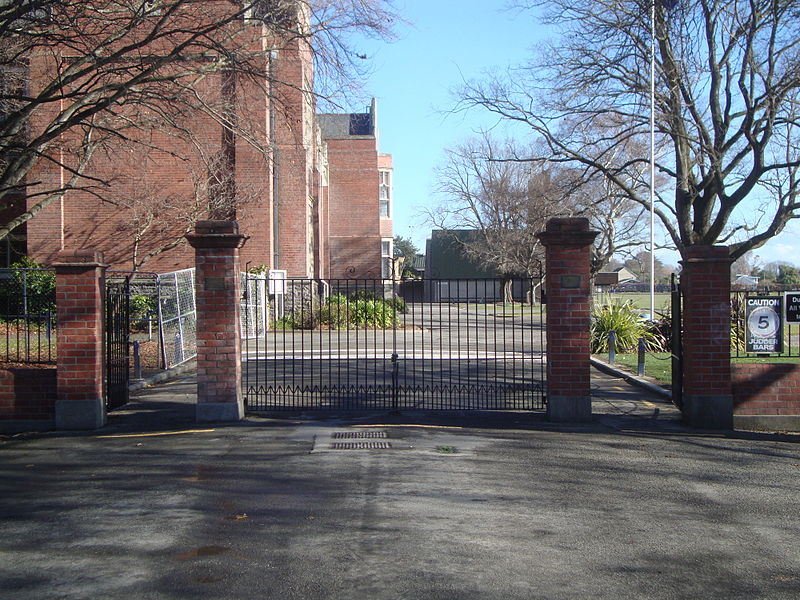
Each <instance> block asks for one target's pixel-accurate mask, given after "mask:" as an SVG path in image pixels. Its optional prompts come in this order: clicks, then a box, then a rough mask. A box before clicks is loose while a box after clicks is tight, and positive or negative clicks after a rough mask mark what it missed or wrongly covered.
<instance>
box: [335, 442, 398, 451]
mask: <svg viewBox="0 0 800 600" xmlns="http://www.w3.org/2000/svg"><path fill="white" fill-rule="evenodd" d="M391 447H392V444H391V443H389V442H331V446H330V448H331V450H388V449H390V448H391Z"/></svg>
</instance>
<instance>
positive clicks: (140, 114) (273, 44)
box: [0, 0, 394, 239]
mask: <svg viewBox="0 0 800 600" xmlns="http://www.w3.org/2000/svg"><path fill="white" fill-rule="evenodd" d="M393 19H394V17H393V15H392V14H391V13H390V12H389V10H388V8H387V5H386V3H385V2H384V0H218V1H209V0H157V1H152V0H98V1H96V2H78V1H76V0H16V1H13V2H10V1H2V2H0V39H2V41H3V43H2V45H0V208H2V205H3V204H4V202H6V199H7V198H13V197H18V196H19V194H20V193H21V192H23V191H24V192H25V193H27V195H28V202H29V203H28V210H27V211H25V212H24V213H23V214H21V215H19V216H17V217H15V218H13V219H11V220H10V221H9V222H7V223H4V224H2V225H0V239H2V238H4V237H5V236H7V235H8V234H9V233H10V232H11V231H13V229H14V228H16V227H18V226H20V225H21V224H23V223H25V222H26V221H28V220H29V219H31V218H33V217H35V216H36V214H37V213H38V212H40V211H41V210H42V209H43V208H45V207H46V206H47V205H48V204H50V203H52V202H53V201H55V200H56V199H58V198H60V197H62V196H63V195H64V194H65V193H66V192H67V191H68V190H76V189H80V190H83V191H85V192H88V193H90V194H93V195H95V196H97V197H99V198H101V199H106V197H107V196H109V190H110V183H111V182H110V181H107V180H101V179H98V178H97V177H95V176H93V175H92V174H91V170H90V169H89V165H90V164H91V161H92V157H93V156H96V152H97V150H98V149H99V148H103V147H108V146H109V145H110V144H119V143H136V142H139V141H140V140H141V139H148V136H147V135H146V133H144V134H143V133H142V132H147V131H153V130H159V131H160V130H163V129H164V128H174V129H175V130H176V131H180V130H181V128H185V125H182V123H183V124H185V123H186V122H187V121H188V120H190V119H192V118H196V115H198V114H203V115H205V117H207V118H209V119H212V120H214V121H216V122H218V123H219V124H220V126H221V127H222V128H223V130H225V131H226V132H227V134H226V135H228V136H239V137H240V139H245V140H246V141H248V142H253V143H256V144H260V143H262V140H260V139H258V136H248V135H247V133H248V132H247V124H246V123H242V122H241V121H240V120H237V119H236V117H235V115H236V112H235V111H233V110H231V106H232V103H234V102H236V98H235V88H236V86H252V87H255V88H257V89H259V90H261V91H262V92H263V93H264V94H267V95H269V94H271V93H273V91H274V90H275V89H276V88H277V87H278V86H279V85H284V86H295V85H298V84H296V83H294V82H291V81H286V82H282V81H279V80H274V79H272V78H273V73H272V72H271V71H270V70H269V69H268V68H265V65H268V64H269V63H268V61H269V57H270V53H271V51H272V50H275V49H279V48H282V47H283V46H285V45H286V44H287V43H289V42H291V41H293V40H294V41H296V40H298V39H300V40H303V41H304V42H306V43H307V47H308V51H309V52H310V53H311V54H312V56H313V58H314V60H315V62H316V64H317V66H318V71H319V72H321V73H322V77H320V78H319V87H318V90H322V92H320V93H324V94H326V97H327V98H329V99H331V100H333V99H335V98H336V97H337V96H339V94H341V93H342V91H343V90H345V89H346V88H347V87H348V86H349V85H350V84H351V83H352V81H353V80H354V77H357V75H358V62H359V61H358V59H357V58H356V54H355V52H354V51H353V50H352V48H351V46H350V43H349V38H348V33H350V32H354V31H359V32H366V33H368V34H373V35H388V34H389V31H390V28H391V26H392V22H393ZM32 74H35V77H31V75H32ZM214 78H222V80H223V81H222V88H223V92H226V89H225V86H226V85H228V88H229V89H228V90H227V91H228V92H230V93H223V94H222V97H218V96H215V95H214V94H208V93H207V91H208V82H209V81H211V80H213V79H214ZM34 82H35V83H34ZM223 145H224V144H223ZM47 165H56V166H57V167H58V168H59V169H62V170H63V172H65V173H67V174H68V175H67V177H66V178H62V179H61V180H59V181H49V180H43V179H41V178H40V177H39V175H40V173H41V172H42V169H45V168H47ZM220 193H223V195H224V193H225V192H224V191H222V192H220ZM212 208H213V207H212Z"/></svg>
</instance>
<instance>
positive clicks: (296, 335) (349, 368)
mask: <svg viewBox="0 0 800 600" xmlns="http://www.w3.org/2000/svg"><path fill="white" fill-rule="evenodd" d="M287 283H288V282H287ZM534 287H535V286H533V285H532V284H531V282H530V281H527V280H517V281H509V280H506V281H502V280H498V279H487V280H484V279H480V280H446V281H445V280H429V281H425V282H423V285H422V288H423V293H419V290H416V288H415V290H414V292H413V295H409V296H410V297H409V298H403V297H402V296H401V295H399V294H398V293H397V287H396V286H395V284H393V283H392V282H386V281H384V280H366V279H358V280H328V281H324V282H323V281H319V280H302V281H300V280H294V281H292V282H291V285H287V289H286V290H285V294H284V298H283V310H282V313H281V314H280V316H278V317H277V318H275V316H276V314H271V316H272V317H273V318H272V319H271V322H270V324H269V327H268V328H267V331H266V332H265V333H264V334H263V335H259V336H256V337H253V338H250V339H247V340H245V341H244V342H243V360H244V364H243V378H244V382H243V383H244V392H245V396H246V402H247V406H248V410H251V411H254V410H282V409H322V410H325V409H328V410H342V409H344V410H372V409H379V410H391V409H395V410H399V409H424V410H535V409H541V408H543V407H544V403H545V388H544V357H545V348H544V327H543V316H542V309H541V306H540V305H538V304H534V303H531V302H530V296H531V290H532V289H533V288H534ZM266 291H267V295H268V296H269V294H268V292H269V290H268V289H267V290H266ZM272 300H273V298H272V297H270V301H271V303H272Z"/></svg>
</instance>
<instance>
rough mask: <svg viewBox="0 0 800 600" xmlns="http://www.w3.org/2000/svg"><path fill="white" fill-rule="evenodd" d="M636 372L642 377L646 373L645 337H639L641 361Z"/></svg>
mask: <svg viewBox="0 0 800 600" xmlns="http://www.w3.org/2000/svg"><path fill="white" fill-rule="evenodd" d="M636 373H637V374H638V375H639V376H640V377H641V376H642V375H644V338H641V337H640V338H639V361H638V365H637V367H636Z"/></svg>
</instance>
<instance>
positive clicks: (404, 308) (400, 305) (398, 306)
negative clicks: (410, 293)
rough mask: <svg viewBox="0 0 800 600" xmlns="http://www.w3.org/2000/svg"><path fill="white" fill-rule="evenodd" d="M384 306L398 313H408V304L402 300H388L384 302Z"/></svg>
mask: <svg viewBox="0 0 800 600" xmlns="http://www.w3.org/2000/svg"><path fill="white" fill-rule="evenodd" d="M386 304H388V305H389V306H391V307H392V308H393V309H395V310H396V311H397V312H399V313H403V314H405V313H407V312H408V304H406V301H405V300H404V299H403V298H389V299H388V300H386Z"/></svg>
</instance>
